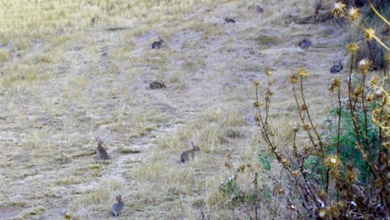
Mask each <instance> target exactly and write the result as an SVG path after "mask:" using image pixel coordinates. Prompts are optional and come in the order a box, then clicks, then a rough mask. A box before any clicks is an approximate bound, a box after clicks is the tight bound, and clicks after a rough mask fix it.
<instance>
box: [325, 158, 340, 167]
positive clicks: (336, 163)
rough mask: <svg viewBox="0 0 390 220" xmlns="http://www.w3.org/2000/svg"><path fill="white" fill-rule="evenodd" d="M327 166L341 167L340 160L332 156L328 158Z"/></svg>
mask: <svg viewBox="0 0 390 220" xmlns="http://www.w3.org/2000/svg"><path fill="white" fill-rule="evenodd" d="M326 164H327V165H328V166H329V167H332V168H335V167H338V166H339V165H340V160H339V159H338V158H337V157H336V156H334V155H330V156H328V157H327V158H326Z"/></svg>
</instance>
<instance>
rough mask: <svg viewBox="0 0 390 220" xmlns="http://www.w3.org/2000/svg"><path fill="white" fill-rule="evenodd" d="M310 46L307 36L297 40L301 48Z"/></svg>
mask: <svg viewBox="0 0 390 220" xmlns="http://www.w3.org/2000/svg"><path fill="white" fill-rule="evenodd" d="M310 46H311V41H310V40H309V39H307V38H304V39H303V40H301V42H299V47H300V48H302V49H306V48H308V47H310Z"/></svg>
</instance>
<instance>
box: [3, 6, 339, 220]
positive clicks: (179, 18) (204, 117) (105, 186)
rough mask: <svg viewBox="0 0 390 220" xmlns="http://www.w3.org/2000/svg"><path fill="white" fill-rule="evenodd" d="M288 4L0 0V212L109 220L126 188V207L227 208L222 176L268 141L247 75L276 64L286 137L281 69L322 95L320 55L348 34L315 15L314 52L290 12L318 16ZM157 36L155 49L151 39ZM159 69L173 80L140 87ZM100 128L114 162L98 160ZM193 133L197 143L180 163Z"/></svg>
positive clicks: (150, 215)
mask: <svg viewBox="0 0 390 220" xmlns="http://www.w3.org/2000/svg"><path fill="white" fill-rule="evenodd" d="M284 2H285V1H282V0H280V1H276V2H275V1H270V0H264V1H262V2H261V4H262V5H263V7H264V8H265V12H264V13H263V14H258V13H257V12H256V10H255V7H254V6H256V4H257V1H255V0H244V1H229V0H218V1H211V0H202V1H195V0H186V1H182V0H172V1H153V0H142V1H141V0H137V1H133V2H129V1H124V0H116V1H108V0H92V1H88V2H87V1H71V2H66V3H65V2H63V1H58V0H45V1H38V2H37V1H27V0H12V1H11V0H3V1H1V2H0V9H1V10H0V17H1V18H2V19H0V26H1V27H2V28H1V30H0V109H2V111H1V112H0V143H1V146H0V161H1V162H0V171H1V173H2V175H0V185H1V186H2V187H1V189H0V192H1V193H0V204H1V205H0V213H1V210H2V209H5V208H6V207H16V208H17V212H16V214H15V215H14V214H12V213H11V212H9V213H11V214H9V215H8V217H9V218H11V219H63V217H64V214H65V213H69V214H70V215H72V218H73V219H107V218H109V213H108V211H109V209H110V206H111V205H112V203H113V202H114V200H115V196H116V195H117V194H122V198H123V200H124V202H125V203H126V207H125V210H124V212H123V218H132V219H199V218H200V216H201V213H202V212H204V213H205V214H206V215H208V216H209V217H210V218H211V219H229V218H231V214H232V213H231V211H230V208H229V206H228V205H225V203H226V201H227V200H228V198H227V197H226V195H225V194H223V193H222V192H221V191H220V190H219V185H220V183H221V182H222V181H226V179H227V178H228V177H229V176H231V175H232V172H233V171H234V169H236V168H237V167H239V166H240V165H242V164H251V167H252V168H251V169H253V170H257V171H260V170H261V169H262V168H261V165H260V164H259V160H258V157H257V154H258V153H262V152H263V153H264V151H265V150H264V149H262V148H261V147H262V146H263V145H262V143H261V140H260V137H259V134H258V133H257V130H256V129H257V127H256V126H254V124H253V115H254V112H255V111H254V109H252V102H253V91H252V90H251V89H252V88H251V85H252V82H253V80H255V79H260V80H262V79H265V77H264V76H263V74H262V73H261V72H264V70H265V67H266V66H271V65H272V66H274V64H275V66H274V67H275V68H276V71H275V73H277V76H276V77H275V78H276V81H277V83H276V86H275V88H276V89H277V90H278V91H277V92H276V91H275V94H276V93H277V96H275V97H274V98H275V100H274V102H273V103H275V106H274V108H275V109H277V112H276V113H274V114H275V116H278V119H276V122H275V123H273V124H274V125H275V126H276V128H275V129H276V130H277V131H278V132H280V133H283V134H284V135H283V138H282V139H280V140H279V142H280V143H285V144H286V145H288V143H290V142H289V141H290V138H291V129H290V128H291V126H292V125H290V124H288V123H287V121H288V120H289V118H290V117H291V116H290V110H289V107H290V106H291V100H289V99H288V98H287V97H288V94H289V93H290V91H291V90H290V89H289V88H286V85H288V83H287V81H286V78H287V77H286V76H287V75H288V74H289V73H290V71H291V69H289V67H291V66H292V65H294V66H295V65H296V66H298V65H307V66H308V67H309V68H311V69H313V72H315V73H316V74H317V75H318V77H317V78H315V77H313V78H311V79H310V82H309V83H310V84H311V85H313V87H315V88H313V90H312V91H310V92H311V94H312V97H310V98H309V101H313V102H314V103H316V102H320V100H319V98H318V96H319V95H323V94H324V91H326V90H327V84H324V83H323V81H326V80H328V78H330V76H328V75H327V74H328V73H327V71H328V63H332V62H333V59H332V57H341V56H342V54H340V53H337V52H335V49H334V47H333V42H334V41H333V40H334V38H338V39H342V38H343V36H342V35H337V33H338V32H337V28H335V27H333V26H332V25H331V24H330V25H329V24H325V27H322V26H314V25H312V26H310V28H311V29H313V33H315V34H316V35H315V36H314V35H313V36H312V37H313V38H316V39H317V38H318V42H321V43H322V45H321V50H320V49H319V48H316V47H315V46H314V47H313V48H311V49H309V50H307V51H302V50H301V49H299V48H297V46H296V45H297V42H298V41H299V40H300V39H301V38H302V37H303V33H306V30H307V28H309V27H308V26H302V25H297V24H294V23H291V21H290V20H289V15H294V14H296V13H298V11H299V13H302V14H304V15H305V14H309V13H312V12H311V7H312V3H311V1H304V2H302V1H289V3H288V5H284V4H281V3H284ZM305 3H308V4H305ZM307 5H308V6H307ZM282 8H283V10H281V9H282ZM226 16H230V17H233V18H235V19H236V20H237V23H236V24H234V25H231V24H225V23H224V21H223V19H224V18H225V17H226ZM324 28H328V29H332V30H334V32H333V33H336V34H326V33H327V32H322V31H321V30H322V29H324ZM294 33H298V34H296V35H295V34H294ZM301 33H302V34H301ZM158 37H161V38H163V39H164V40H165V42H164V44H163V48H162V49H160V50H151V48H150V47H151V43H152V42H153V41H155V40H157V39H158ZM270 39H273V40H270ZM264 44H269V46H265V45H264ZM322 50H323V51H322ZM313 57H315V59H314V60H313ZM329 65H330V64H329ZM156 79H158V80H163V81H164V82H165V83H166V84H167V88H166V89H163V90H150V89H148V86H149V83H150V82H152V81H154V80H156ZM248 88H250V89H248ZM314 105H316V104H314ZM313 107H314V108H315V106H313ZM326 111H327V109H318V111H317V110H316V113H317V114H319V115H320V114H321V113H322V112H326ZM318 123H321V121H319V122H318ZM286 125H287V126H286ZM95 135H99V136H101V137H102V139H103V140H104V141H105V143H106V145H107V148H108V152H109V153H110V155H111V157H112V158H113V160H111V161H110V162H108V163H99V162H96V161H95V160H94V156H95V152H94V150H95V147H96V144H95V142H94V136H95ZM191 140H192V141H194V142H195V144H196V145H198V146H199V147H200V148H201V151H200V152H199V154H197V156H196V157H195V158H194V160H193V161H190V162H189V163H186V164H177V161H178V160H179V155H180V153H181V152H182V151H184V150H187V149H188V142H189V141H191ZM137 152H139V153H137ZM228 155H230V157H231V158H230V159H228ZM226 161H230V162H231V163H232V164H233V167H232V168H230V169H229V168H226V167H224V164H225V162H226ZM251 178H253V177H252V176H250V174H249V172H248V173H246V174H243V175H242V176H240V179H241V181H243V182H245V181H246V180H248V179H251ZM267 181H268V178H264V183H265V182H267ZM264 213H265V214H264V216H267V215H268V214H267V213H268V212H267V211H266V210H264ZM235 214H236V215H237V216H236V217H237V218H239V219H240V218H243V216H240V214H239V213H235ZM270 215H271V214H270ZM0 216H1V214H0Z"/></svg>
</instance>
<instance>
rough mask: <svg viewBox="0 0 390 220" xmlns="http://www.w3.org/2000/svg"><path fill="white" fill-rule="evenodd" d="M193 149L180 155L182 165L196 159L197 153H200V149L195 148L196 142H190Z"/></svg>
mask: <svg viewBox="0 0 390 220" xmlns="http://www.w3.org/2000/svg"><path fill="white" fill-rule="evenodd" d="M190 146H191V149H190V150H186V151H184V152H183V153H181V155H180V163H185V162H187V161H189V160H190V159H193V158H194V157H195V154H196V152H198V151H200V148H199V147H197V146H195V144H194V142H192V141H191V142H190Z"/></svg>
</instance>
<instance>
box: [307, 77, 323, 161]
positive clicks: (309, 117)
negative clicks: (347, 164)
mask: <svg viewBox="0 0 390 220" xmlns="http://www.w3.org/2000/svg"><path fill="white" fill-rule="evenodd" d="M301 96H302V97H301V98H302V102H303V105H304V106H306V114H307V118H308V119H309V122H310V125H311V127H312V128H313V131H314V133H315V135H316V136H317V139H318V143H319V145H320V148H321V153H322V159H324V158H325V152H324V147H323V145H322V141H321V137H320V135H319V134H318V132H317V129H316V128H315V126H314V123H313V120H312V119H311V116H310V112H309V107H307V105H306V100H305V95H304V92H303V77H302V76H301Z"/></svg>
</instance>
